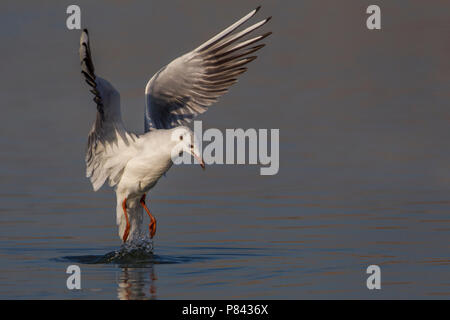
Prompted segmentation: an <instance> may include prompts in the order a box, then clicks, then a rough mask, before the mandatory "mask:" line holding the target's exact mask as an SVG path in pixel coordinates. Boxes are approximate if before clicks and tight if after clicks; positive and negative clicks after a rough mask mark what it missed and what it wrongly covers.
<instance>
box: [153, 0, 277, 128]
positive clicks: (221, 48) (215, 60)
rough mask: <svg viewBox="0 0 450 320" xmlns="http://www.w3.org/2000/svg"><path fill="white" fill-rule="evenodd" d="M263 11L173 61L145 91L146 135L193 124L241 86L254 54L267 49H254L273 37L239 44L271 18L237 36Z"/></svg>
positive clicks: (243, 19)
mask: <svg viewBox="0 0 450 320" xmlns="http://www.w3.org/2000/svg"><path fill="white" fill-rule="evenodd" d="M259 8H260V7H258V8H256V9H255V10H253V11H251V12H250V13H248V14H247V15H246V16H244V17H243V18H241V19H239V20H238V21H237V22H235V23H234V24H232V25H231V26H229V27H228V28H226V29H225V30H223V31H222V32H220V33H219V34H217V35H216V36H214V37H213V38H211V39H210V40H208V41H206V42H205V43H203V44H202V45H200V46H199V47H197V48H196V49H194V50H193V51H191V52H189V53H187V54H185V55H183V56H181V57H179V58H177V59H175V60H173V61H172V62H171V63H169V64H168V65H167V66H165V67H164V68H162V69H161V70H159V71H158V72H157V73H156V74H155V75H154V76H153V77H152V78H151V79H150V80H149V82H148V83H147V86H146V88H145V94H146V102H147V107H146V110H145V131H146V132H147V131H150V130H151V129H168V128H172V127H175V126H178V125H184V124H187V123H189V122H191V121H192V120H193V118H194V117H195V116H197V115H198V114H201V113H203V112H205V111H206V110H207V108H208V107H209V106H211V105H212V104H213V103H214V102H216V101H217V100H218V98H219V97H220V96H222V95H223V94H225V93H226V92H227V91H228V89H229V87H230V86H231V85H233V84H234V83H236V82H237V77H238V76H239V75H240V74H242V73H244V72H245V71H247V67H246V65H247V64H248V63H250V62H252V61H253V60H255V59H256V56H255V55H251V54H253V53H254V52H256V51H258V50H259V49H261V48H263V47H264V44H258V45H255V46H252V45H253V44H255V43H257V42H259V41H261V40H262V39H264V38H266V37H268V36H269V35H270V34H271V32H267V33H264V34H262V35H259V36H256V37H253V38H251V39H248V40H243V41H241V42H239V40H241V39H242V38H243V37H246V36H247V35H249V34H251V33H252V32H253V31H255V30H256V29H258V28H260V27H261V26H263V25H264V24H266V23H267V22H268V21H269V20H270V17H269V18H267V19H264V20H261V21H259V22H257V23H255V24H253V25H251V26H249V27H247V28H245V29H244V30H242V31H239V32H234V31H235V30H236V29H237V28H239V27H240V26H241V25H242V24H244V23H245V22H247V21H248V20H249V19H250V18H252V17H253V16H254V15H255V14H256V12H257V11H258V10H259Z"/></svg>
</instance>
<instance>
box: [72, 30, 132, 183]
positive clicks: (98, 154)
mask: <svg viewBox="0 0 450 320" xmlns="http://www.w3.org/2000/svg"><path fill="white" fill-rule="evenodd" d="M80 61H81V73H82V74H83V76H84V79H85V80H86V83H87V84H88V85H89V86H90V87H91V89H90V90H89V91H90V92H91V93H92V94H93V95H94V98H93V100H94V102H95V103H96V104H97V116H96V120H95V122H94V124H93V126H92V129H91V131H90V132H89V136H88V144H87V150H86V159H85V160H86V176H87V177H88V178H90V180H91V183H92V186H93V188H94V190H95V191H97V190H98V189H100V187H101V186H102V185H103V184H104V183H105V181H106V180H107V179H109V184H110V185H111V186H114V185H116V184H117V183H118V182H119V181H120V177H121V175H122V173H123V169H124V168H125V165H126V163H127V162H128V160H129V159H130V158H131V156H132V153H131V152H124V149H126V148H129V149H130V144H131V142H133V141H135V139H136V138H137V136H136V135H135V134H133V133H130V132H127V131H126V130H125V128H124V126H123V122H122V116H121V112H120V94H119V92H118V91H117V90H116V89H115V88H114V87H113V86H112V85H111V84H110V83H109V82H108V81H107V80H105V79H102V78H100V77H98V76H96V74H95V69H94V64H93V62H92V56H91V48H90V44H89V34H88V31H87V30H86V29H84V30H83V32H82V33H81V38H80Z"/></svg>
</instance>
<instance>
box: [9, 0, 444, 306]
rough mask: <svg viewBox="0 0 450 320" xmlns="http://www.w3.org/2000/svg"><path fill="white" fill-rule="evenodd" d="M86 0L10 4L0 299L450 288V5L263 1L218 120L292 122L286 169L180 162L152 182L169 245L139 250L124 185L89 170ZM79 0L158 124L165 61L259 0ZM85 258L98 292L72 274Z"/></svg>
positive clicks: (115, 65)
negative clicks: (121, 217) (261, 40)
mask: <svg viewBox="0 0 450 320" xmlns="http://www.w3.org/2000/svg"><path fill="white" fill-rule="evenodd" d="M69 4H71V3H65V2H64V1H63V2H61V1H58V2H56V1H44V2H42V3H41V2H40V3H39V4H37V3H35V2H31V1H21V2H20V3H18V2H4V3H2V4H1V5H0V7H1V10H0V25H1V28H0V39H1V40H2V43H4V44H7V45H5V46H4V47H3V48H2V54H1V57H2V63H1V64H0V70H1V74H2V75H3V77H0V88H1V89H0V98H1V101H2V107H1V108H2V120H3V121H2V124H1V126H0V164H1V165H0V230H1V231H0V298H4V299H17V298H21V299H117V298H119V299H201V298H203V299H204V298H208V299H220V298H226V299H230V298H236V299H266V298H267V299H314V298H367V299H378V298H444V299H448V298H449V296H450V273H449V264H450V250H449V249H450V247H449V244H450V242H449V239H450V217H449V210H450V198H449V192H450V167H449V163H450V151H449V150H450V149H449V148H448V141H450V131H449V125H448V124H449V121H450V111H449V110H450V109H449V105H448V101H449V98H450V95H449V92H450V81H449V79H450V77H449V76H450V62H449V59H448V53H449V52H450V44H449V42H448V41H443V39H447V38H448V33H449V31H450V21H449V19H448V15H447V13H448V12H449V9H450V8H449V5H448V4H445V3H444V2H443V1H437V0H436V1H427V2H426V3H425V2H423V1H408V2H404V3H403V2H402V3H400V2H398V3H397V2H396V3H383V5H382V14H383V20H382V21H383V22H382V28H383V29H382V31H379V32H372V31H368V30H367V29H366V28H365V17H366V16H365V8H367V6H368V5H369V4H371V3H369V2H368V1H360V0H358V1H356V0H355V1H346V4H345V5H343V4H342V3H339V4H338V3H336V2H335V1H328V0H327V1H320V3H319V2H317V1H301V2H298V1H295V2H294V1H291V2H283V5H278V6H277V5H276V4H275V3H270V2H267V3H266V2H264V1H263V3H262V4H263V9H262V10H261V12H260V14H259V16H260V17H261V18H263V17H265V16H266V15H272V16H274V19H273V20H272V21H271V22H270V24H269V25H268V26H267V27H266V29H265V30H272V31H274V34H273V35H272V36H271V37H270V38H268V39H267V41H266V43H267V46H266V47H265V48H264V49H263V51H262V53H261V55H260V57H259V58H258V59H257V60H256V61H255V62H253V63H252V65H251V66H250V70H249V72H248V73H247V74H245V75H244V76H243V77H242V79H241V80H240V81H239V83H238V84H237V85H236V86H235V87H233V88H232V90H230V92H229V93H228V94H227V95H226V96H224V97H223V99H221V100H220V102H219V103H217V104H216V105H215V106H214V107H213V108H211V110H210V111H208V112H207V113H205V114H204V115H203V116H202V117H201V120H203V127H204V128H205V129H207V128H219V129H221V130H225V128H269V129H270V128H279V129H280V160H281V163H280V172H279V174H278V175H275V176H260V175H259V167H258V166H242V165H241V166H219V165H215V166H214V165H213V166H209V167H208V168H207V169H206V171H205V172H202V170H200V169H199V168H198V167H195V166H183V167H174V168H172V169H171V170H170V171H169V173H168V174H167V177H165V178H163V179H161V181H160V182H159V183H158V185H157V187H156V188H155V189H153V190H152V191H151V192H150V194H149V196H148V204H149V206H150V209H151V210H152V212H153V214H154V215H155V217H156V218H157V219H158V231H157V235H156V238H155V239H154V242H153V244H152V246H153V248H152V250H146V251H144V252H140V253H139V254H138V255H137V256H131V257H130V256H126V257H125V258H124V259H115V258H114V255H115V253H117V252H120V239H119V238H118V236H117V230H116V226H115V199H114V194H113V192H112V191H111V190H109V189H108V188H103V189H102V190H100V191H99V192H97V193H94V192H93V191H92V188H91V186H90V184H89V181H88V180H87V179H86V178H84V150H85V143H86V140H87V133H88V131H89V129H90V126H91V123H92V121H93V120H94V117H95V106H94V105H93V103H92V101H91V96H90V94H89V93H88V91H87V88H86V86H85V85H84V83H83V81H82V79H81V75H80V73H79V61H78V39H79V32H77V31H68V30H67V29H66V28H65V9H66V7H67V5H69ZM78 4H79V5H80V6H81V8H82V19H83V26H84V27H88V28H89V30H90V33H91V35H92V47H93V54H94V62H95V63H96V69H97V71H98V73H99V74H101V75H102V76H104V77H105V78H107V79H108V80H110V81H111V82H112V83H113V84H114V85H115V86H116V88H117V89H119V90H120V92H121V97H122V110H123V115H124V121H125V123H126V125H127V127H128V128H130V129H133V130H136V131H137V132H140V131H141V130H142V128H143V108H144V97H143V90H144V86H145V83H146V81H147V80H148V79H149V78H150V77H151V75H152V74H153V73H154V72H156V71H157V70H158V69H159V68H160V67H161V66H163V65H164V64H166V63H168V62H169V61H170V60H171V59H173V58H175V57H176V56H178V55H180V54H182V53H184V52H186V51H188V50H190V49H192V48H194V47H195V46H197V45H198V44H200V43H201V42H202V41H205V40H206V39H208V37H210V36H212V35H213V34H214V33H215V32H218V31H219V30H221V28H223V27H225V26H227V24H230V23H231V22H233V21H234V20H235V19H237V18H239V17H240V16H242V15H243V14H245V13H246V12H247V11H249V10H251V9H252V8H253V7H256V5H258V4H259V3H254V5H253V4H251V3H245V4H243V3H242V2H239V1H226V2H223V1H209V2H207V3H206V2H204V1H197V0H195V1H189V2H187V1H168V2H164V3H163V2H162V1H161V2H155V1H152V2H149V1H134V2H119V1H108V2H106V1H98V2H97V1H96V2H95V4H94V3H92V2H88V1H78ZM100 16H101V19H99V18H98V17H100ZM112 257H113V258H112ZM122 258H123V257H122ZM71 264H77V265H79V266H80V268H81V270H82V290H80V291H70V290H68V289H67V288H66V279H67V276H68V275H67V274H66V273H65V271H66V268H67V267H68V266H69V265H71ZM372 264H376V265H379V266H380V267H381V270H382V289H381V290H379V291H369V290H368V289H367V287H366V279H367V274H366V272H365V271H366V268H367V266H369V265H372Z"/></svg>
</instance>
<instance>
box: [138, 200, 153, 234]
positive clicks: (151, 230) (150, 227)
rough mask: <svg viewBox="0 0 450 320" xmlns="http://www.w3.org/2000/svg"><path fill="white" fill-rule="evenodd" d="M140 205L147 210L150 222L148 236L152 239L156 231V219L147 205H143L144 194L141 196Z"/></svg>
mask: <svg viewBox="0 0 450 320" xmlns="http://www.w3.org/2000/svg"><path fill="white" fill-rule="evenodd" d="M141 205H142V206H143V207H144V209H145V211H147V214H148V216H149V217H150V224H149V225H148V229H149V231H150V238H151V239H153V237H154V236H155V233H156V219H155V218H154V217H153V216H152V214H151V213H150V210H148V208H147V206H146V205H145V194H144V195H143V196H142V198H141Z"/></svg>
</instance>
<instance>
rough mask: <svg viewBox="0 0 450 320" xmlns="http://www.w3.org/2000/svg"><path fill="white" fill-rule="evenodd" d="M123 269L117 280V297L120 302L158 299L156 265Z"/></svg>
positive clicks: (122, 267)
mask: <svg viewBox="0 0 450 320" xmlns="http://www.w3.org/2000/svg"><path fill="white" fill-rule="evenodd" d="M121 269H122V270H121V272H120V275H119V278H118V279H117V284H118V286H117V297H118V298H119V299H120V300H142V299H156V285H155V281H156V280H157V277H156V274H155V267H154V264H150V265H148V266H145V267H128V266H125V267H124V266H121Z"/></svg>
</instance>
